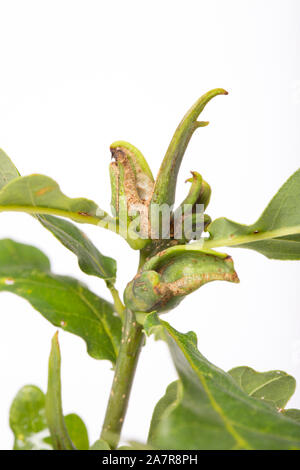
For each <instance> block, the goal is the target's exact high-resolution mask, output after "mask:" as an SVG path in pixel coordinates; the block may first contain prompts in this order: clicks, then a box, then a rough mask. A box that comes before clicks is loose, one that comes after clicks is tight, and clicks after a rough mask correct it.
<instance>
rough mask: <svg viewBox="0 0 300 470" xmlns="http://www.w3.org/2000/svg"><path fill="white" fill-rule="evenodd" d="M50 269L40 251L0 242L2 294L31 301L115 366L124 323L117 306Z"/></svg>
mask: <svg viewBox="0 0 300 470" xmlns="http://www.w3.org/2000/svg"><path fill="white" fill-rule="evenodd" d="M31 254H32V257H31ZM49 266H50V264H49V260H48V259H47V258H46V257H45V255H44V254H43V253H42V252H41V251H39V250H38V249H37V248H34V247H31V246H29V245H22V244H20V243H17V242H14V241H12V240H0V291H8V292H12V293H14V294H17V295H19V296H20V297H22V298H24V299H26V300H28V302H30V303H31V305H32V306H33V307H34V308H35V309H36V310H38V311H39V312H40V313H41V314H42V315H43V316H44V317H45V318H46V319H47V320H49V321H50V322H51V323H52V324H53V325H55V326H59V327H61V328H63V329H64V330H65V331H69V332H70V333H74V334H76V335H77V336H80V337H81V338H83V339H84V340H85V341H86V343H87V349H88V353H89V354H90V356H92V357H93V358H95V359H108V360H110V361H112V362H113V363H115V361H116V358H117V354H118V350H119V344H120V338H121V328H122V324H121V320H120V319H119V318H118V317H117V316H115V314H114V311H113V306H112V305H111V304H110V303H109V302H107V301H106V300H104V299H102V298H100V297H98V296H97V295H95V294H94V293H93V292H91V291H90V290H89V289H88V288H87V287H85V286H84V285H83V284H82V283H80V282H79V281H77V280H76V279H74V278H71V277H67V276H59V275H55V274H52V273H51V272H50V270H49Z"/></svg>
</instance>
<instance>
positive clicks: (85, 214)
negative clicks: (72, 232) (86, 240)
mask: <svg viewBox="0 0 300 470" xmlns="http://www.w3.org/2000/svg"><path fill="white" fill-rule="evenodd" d="M77 214H78V215H83V216H85V217H90V214H88V213H87V212H77Z"/></svg>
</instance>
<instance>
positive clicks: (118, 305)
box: [106, 281, 125, 323]
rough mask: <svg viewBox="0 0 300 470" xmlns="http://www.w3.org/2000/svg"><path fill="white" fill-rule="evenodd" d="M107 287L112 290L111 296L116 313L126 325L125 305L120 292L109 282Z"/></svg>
mask: <svg viewBox="0 0 300 470" xmlns="http://www.w3.org/2000/svg"><path fill="white" fill-rule="evenodd" d="M106 285H107V287H108V289H109V290H110V293H111V296H112V298H113V301H114V307H115V311H116V313H117V314H118V315H119V317H120V318H121V320H122V321H123V323H124V312H125V305H124V304H123V302H122V300H121V299H120V295H119V292H118V290H117V289H116V288H115V286H114V285H113V284H112V283H111V282H109V281H107V283H106Z"/></svg>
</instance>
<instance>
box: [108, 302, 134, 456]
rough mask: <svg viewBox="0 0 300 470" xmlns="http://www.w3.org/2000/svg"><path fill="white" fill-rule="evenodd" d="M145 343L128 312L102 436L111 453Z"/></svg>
mask: <svg viewBox="0 0 300 470" xmlns="http://www.w3.org/2000/svg"><path fill="white" fill-rule="evenodd" d="M142 340H143V332H142V327H141V326H140V325H139V324H138V323H137V322H136V319H135V315H134V313H133V312H132V311H131V310H129V309H126V310H125V323H124V327H123V334H122V341H121V347H120V351H119V355H118V359H117V364H116V370H115V375H114V379H113V384H112V387H111V392H110V398H109V401H108V405H107V410H106V415H105V419H104V424H103V428H102V433H101V439H103V440H104V441H106V442H107V443H108V444H109V446H110V447H111V448H112V449H115V448H116V447H117V445H118V443H119V440H120V434H121V430H122V426H123V421H124V417H125V414H126V410H127V405H128V400H129V395H130V391H131V387H132V382H133V378H134V374H135V369H136V365H137V361H138V357H139V353H140V350H141V346H142Z"/></svg>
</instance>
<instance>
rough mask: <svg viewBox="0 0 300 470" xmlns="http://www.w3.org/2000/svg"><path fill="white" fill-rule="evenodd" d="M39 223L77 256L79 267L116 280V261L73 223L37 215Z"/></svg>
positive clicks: (50, 216) (93, 273) (91, 273)
mask: <svg viewBox="0 0 300 470" xmlns="http://www.w3.org/2000/svg"><path fill="white" fill-rule="evenodd" d="M37 219H38V220H39V221H40V222H41V224H42V225H43V226H44V227H45V228H46V229H48V230H49V231H50V232H51V233H52V234H53V235H54V236H55V237H56V238H57V239H58V240H59V241H60V242H61V243H62V244H63V245H64V246H65V247H66V248H68V249H69V250H70V251H72V252H73V253H75V255H76V256H77V257H78V264H79V267H80V269H81V270H82V271H83V272H84V273H86V274H90V275H93V276H97V277H100V278H101V279H105V280H106V281H109V282H111V283H114V282H115V280H116V271H117V266H116V261H115V260H114V259H113V258H109V257H108V256H104V255H102V254H101V253H100V251H99V250H98V249H97V248H96V247H95V245H94V244H93V243H92V242H91V241H90V239H89V238H88V237H87V236H86V235H85V233H83V232H82V231H81V230H79V229H78V228H77V227H76V226H75V225H73V224H72V223H71V222H68V221H67V220H64V219H60V218H58V217H54V216H52V215H48V216H37Z"/></svg>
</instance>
